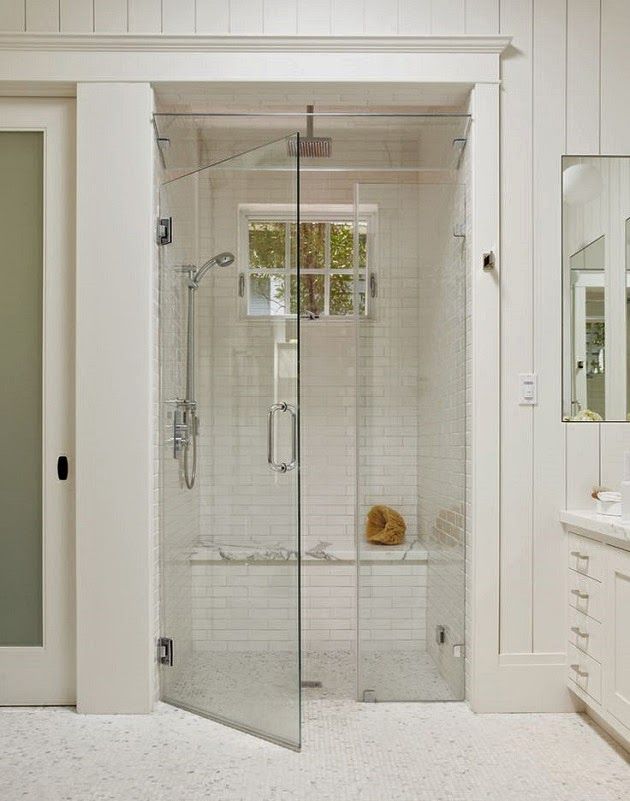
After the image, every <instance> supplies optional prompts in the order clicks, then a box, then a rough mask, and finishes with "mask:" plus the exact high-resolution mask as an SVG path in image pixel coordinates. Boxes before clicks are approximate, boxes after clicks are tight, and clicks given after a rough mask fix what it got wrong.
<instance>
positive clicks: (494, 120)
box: [0, 34, 560, 712]
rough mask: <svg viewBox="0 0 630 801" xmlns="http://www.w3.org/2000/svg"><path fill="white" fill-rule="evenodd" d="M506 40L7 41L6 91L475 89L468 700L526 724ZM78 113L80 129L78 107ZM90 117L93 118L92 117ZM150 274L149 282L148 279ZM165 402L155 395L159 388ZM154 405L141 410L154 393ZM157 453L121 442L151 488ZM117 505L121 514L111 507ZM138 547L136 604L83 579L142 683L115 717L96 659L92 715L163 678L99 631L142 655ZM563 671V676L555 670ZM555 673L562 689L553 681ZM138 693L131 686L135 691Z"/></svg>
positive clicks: (531, 702)
mask: <svg viewBox="0 0 630 801" xmlns="http://www.w3.org/2000/svg"><path fill="white" fill-rule="evenodd" d="M509 42H510V38H509V37H497V36H490V37H483V36H477V37H476V36H452V37H422V36H419V37H397V36H390V37H388V36H384V37H362V36H360V37H352V36H348V37H339V36H330V37H304V36H294V37H269V36H249V37H238V36H223V37H222V36H216V37H214V36H185V37H180V36H165V35H157V36H150V35H149V36H131V35H129V34H123V35H109V34H108V35H91V34H87V35H80V34H76V35H75V34H53V35H50V34H0V90H2V87H3V86H4V87H5V91H11V92H14V93H24V94H26V93H31V94H32V93H34V92H38V93H42V92H49V93H50V92H56V93H59V92H61V91H65V92H68V93H70V94H71V93H73V92H74V88H75V87H76V84H77V83H78V82H83V83H82V85H83V87H91V89H90V93H89V94H90V97H91V100H92V102H93V103H94V108H98V94H99V91H102V92H103V93H104V94H103V97H105V98H108V101H107V102H108V106H107V108H108V114H109V115H110V116H109V117H108V119H113V118H115V117H117V116H120V115H123V116H124V115H127V114H128V113H129V106H128V105H125V101H124V96H125V95H126V93H125V92H123V90H122V87H123V86H125V85H127V86H128V85H129V84H130V83H133V82H135V85H136V86H138V87H139V85H142V86H143V87H146V88H149V87H150V85H151V84H156V83H160V82H174V81H181V82H208V83H210V82H214V81H220V82H235V83H238V82H244V81H248V82H250V81H258V82H261V81H266V82H274V83H275V82H277V83H292V84H295V83H296V82H300V81H307V82H313V83H315V82H322V83H333V82H335V83H336V82H338V83H348V82H349V81H352V82H356V83H375V82H377V83H385V84H388V83H393V82H404V83H406V84H407V85H416V86H417V87H418V91H419V94H421V92H422V87H423V86H424V85H428V84H444V85H448V84H451V85H453V84H455V85H462V84H465V85H466V86H469V87H471V89H472V95H471V97H472V115H473V125H472V147H473V155H472V173H473V186H472V195H473V212H472V247H471V263H472V267H471V269H472V308H473V332H472V365H473V366H472V370H473V376H472V387H471V391H472V394H471V397H472V408H473V412H472V428H473V431H472V441H473V452H472V457H471V458H472V472H473V476H472V480H473V483H472V497H471V500H472V541H471V553H472V578H471V580H470V582H469V594H468V601H469V604H470V606H469V611H470V624H469V626H468V634H467V636H468V638H469V643H468V646H467V651H468V653H469V655H470V653H471V651H472V657H471V670H470V671H469V687H468V692H469V697H470V699H471V702H472V704H473V707H474V708H475V709H476V710H477V711H490V710H493V711H499V710H500V709H504V710H506V711H515V710H513V706H514V700H513V696H514V691H515V688H516V687H517V686H518V687H520V692H519V704H518V706H519V709H521V710H523V709H524V708H525V707H530V708H532V709H535V708H537V706H539V701H538V698H539V696H540V689H541V686H544V685H545V684H546V683H547V681H548V680H547V674H546V672H545V671H543V672H544V676H543V675H542V674H541V673H540V671H536V670H534V671H533V672H532V671H531V670H530V666H529V665H525V666H517V667H513V666H510V665H506V664H503V663H502V662H501V660H500V655H499V547H500V546H499V543H500V537H499V506H500V499H499V491H500V487H499V436H500V422H499V421H500V414H499V411H500V406H499V403H500V393H499V385H500V382H499V347H500V343H499V335H500V334H499V271H500V260H499V254H498V248H499V241H500V239H499V88H500V57H501V53H502V52H503V50H504V49H505V48H506V47H507V46H508V45H509ZM104 82H110V83H104ZM116 87H118V89H117V90H116V91H117V92H118V93H119V97H118V99H116V102H114V98H113V95H112V91H113V90H114V88H116ZM197 89H198V87H197ZM107 93H108V94H107ZM127 94H128V93H127ZM86 96H87V95H86ZM79 101H80V102H79V113H78V117H79V120H80V124H79V128H80V130H81V129H82V123H81V119H82V113H81V102H82V101H81V97H79ZM85 110H86V115H87V111H88V109H87V107H86V109H85ZM146 116H147V120H146V126H147V129H146V130H145V127H144V122H143V124H142V125H140V120H136V121H135V123H134V126H130V129H129V131H128V133H127V135H126V138H125V142H124V145H125V146H124V147H118V148H116V150H115V152H113V153H112V155H113V156H115V164H116V175H128V176H130V178H129V180H130V181H131V180H140V179H136V178H134V176H135V175H138V172H137V163H136V162H137V156H138V154H139V153H144V148H146V143H147V141H148V138H147V130H148V126H149V125H150V120H149V119H148V116H149V115H146ZM142 119H143V120H144V117H143V118H142ZM104 123H106V121H104ZM85 124H86V129H87V128H89V129H90V131H91V136H92V141H91V144H93V143H94V141H95V140H98V142H97V144H98V147H97V150H98V152H99V153H101V152H103V151H104V150H107V149H108V147H109V145H108V138H107V137H108V131H107V125H106V124H104V130H102V131H100V130H95V129H94V127H93V126H90V124H89V120H88V119H87V116H86V118H85ZM129 137H132V139H133V141H130V138H129ZM101 139H102V141H101ZM93 149H94V148H92V150H93ZM134 154H135V155H134ZM101 161H102V160H101ZM95 165H96V166H95ZM96 167H98V168H99V170H100V171H99V172H98V176H99V180H100V179H101V178H102V179H103V180H107V169H106V165H103V164H102V163H101V162H99V161H98V159H97V155H95V154H94V153H93V152H91V150H90V148H85V150H81V149H80V152H79V156H78V174H79V176H81V175H83V173H85V174H86V176H87V177H86V178H85V180H86V181H87V180H88V177H89V175H91V174H92V173H93V171H94V169H95V168H96ZM141 180H142V181H143V182H144V183H143V186H142V187H138V186H136V184H134V185H133V187H131V186H130V187H129V188H130V189H133V193H134V194H135V195H136V196H137V200H138V203H140V204H141V205H142V207H143V208H142V210H141V209H140V208H139V207H138V208H135V211H134V220H135V219H136V217H138V219H140V218H142V219H143V220H146V230H144V231H140V232H138V231H137V229H134V230H133V231H131V230H127V229H128V228H129V226H125V225H120V226H118V229H117V242H116V248H117V249H116V253H117V254H118V255H121V254H122V255H123V256H124V259H127V258H128V257H127V255H125V254H128V253H129V252H131V251H133V252H135V251H136V250H137V248H138V236H140V237H141V238H142V240H143V248H142V258H141V259H137V260H136V262H135V270H133V271H128V272H127V280H128V281H133V287H134V292H135V291H136V290H137V291H138V292H140V291H142V290H143V288H144V287H145V286H149V283H150V282H149V283H147V279H146V276H147V275H149V274H150V270H151V264H150V262H151V255H150V251H151V249H150V246H149V244H148V243H149V241H150V238H152V236H153V231H152V228H153V224H154V220H153V219H152V217H153V214H152V213H151V212H152V206H151V202H152V201H151V198H152V197H153V196H152V194H151V193H152V192H153V186H152V185H151V178H150V170H148V169H144V170H143V174H142V177H141ZM145 184H146V185H145ZM110 195H111V197H110ZM118 203H119V198H117V197H116V196H115V195H114V194H112V193H111V192H110V193H108V196H107V197H106V198H105V199H103V198H101V200H99V203H98V204H96V203H95V204H93V208H88V207H85V208H84V207H83V206H82V207H81V215H80V219H79V222H78V230H77V239H78V241H79V242H82V241H84V242H85V243H86V254H87V253H88V249H87V245H88V244H89V243H90V242H94V235H95V232H96V231H102V224H103V219H106V220H107V219H109V220H118V219H119V218H120V211H119V209H118V208H117V205H116V204H118ZM107 204H110V207H109V208H110V210H111V214H109V213H106V212H107V211H108V209H106V206H107ZM97 211H98V214H97ZM140 212H142V213H140ZM97 216H98V219H97ZM108 247H109V246H108ZM110 249H111V248H110ZM489 251H494V252H495V254H496V262H495V267H494V269H493V270H490V271H484V270H483V269H482V267H481V262H482V255H483V253H486V252H489ZM92 253H93V252H92ZM108 264H109V267H111V259H110V260H109V262H108ZM140 265H142V268H143V269H142V270H140V269H139V266H140ZM90 266H91V265H90V264H88V263H87V262H86V263H85V264H82V260H81V258H79V259H78V271H79V273H81V272H82V271H85V273H86V275H87V274H88V273H89V268H90ZM109 267H108V269H109ZM145 271H146V272H145ZM136 284H137V286H136ZM83 290H85V291H86V292H87V295H86V298H85V299H84V298H83V297H82V294H81V293H82V292H83ZM90 293H91V294H90ZM84 300H86V302H87V305H88V306H89V305H90V304H92V305H94V303H95V296H94V291H93V288H91V287H90V286H89V284H88V283H87V282H86V283H84V284H83V288H82V285H81V284H80V285H79V293H78V296H77V304H78V308H79V310H80V309H81V307H82V304H83V301H84ZM113 313H114V312H113V311H112V314H113ZM143 313H144V311H143ZM140 345H142V363H143V369H144V364H145V357H146V358H149V357H150V355H151V354H150V352H149V351H150V348H151V347H152V340H151V337H150V336H149V335H148V334H147V335H146V337H144V339H143V342H142V343H139V342H136V344H135V345H134V347H135V350H134V354H135V353H136V352H137V349H138V348H139V347H140ZM95 347H98V351H99V352H98V354H95V353H94V348H95ZM116 347H117V341H116V339H115V338H114V339H112V340H109V339H108V338H107V337H106V336H105V334H104V333H103V334H102V336H99V339H98V343H97V345H93V346H92V350H91V351H90V349H89V348H88V347H87V345H86V346H85V347H84V348H83V351H82V352H81V354H80V355H79V359H78V363H77V374H78V375H79V376H80V375H82V374H83V372H85V375H90V369H91V363H92V362H93V360H94V358H95V357H98V358H101V359H104V360H105V362H107V363H110V362H111V363H112V364H114V362H115V358H116V356H117V354H116V353H115V352H114V351H115V348H116ZM110 351H111V352H110ZM145 351H147V352H146V353H145ZM99 388H100V393H101V394H100V397H99V403H100V404H101V405H102V406H103V407H104V408H108V403H109V404H110V405H111V408H116V407H117V405H118V406H120V403H121V402H120V393H121V388H120V386H117V385H116V382H115V381H112V383H111V384H110V385H109V386H108V385H107V384H106V383H103V385H102V386H100V387H99ZM84 389H85V392H86V394H87V396H89V387H87V388H82V387H81V386H80V379H79V383H78V385H77V392H78V393H79V397H80V396H81V393H82V391H83V390H84ZM153 391H154V392H155V388H154V390H153ZM142 407H143V411H144V407H145V403H144V394H143V396H142ZM86 430H87V429H86ZM150 445H151V443H148V442H147V443H145V446H146V447H145V448H144V449H142V448H140V449H139V448H138V443H135V442H133V441H130V440H129V439H126V438H125V437H119V439H118V441H117V448H118V451H117V457H118V460H119V462H120V463H121V464H124V465H125V469H126V471H128V472H129V475H131V476H134V477H135V476H139V475H146V474H148V472H149V471H150V470H151V469H152V461H151V452H150ZM83 446H84V443H82V447H83ZM90 456H91V458H90V470H91V474H90V482H91V484H92V485H94V486H97V485H99V484H100V485H101V486H106V485H107V483H108V481H109V480H110V472H111V471H109V466H108V464H107V462H106V461H105V462H103V461H102V460H101V459H100V458H99V454H98V453H97V452H96V449H95V450H94V451H93V452H90ZM108 471H109V472H108ZM102 497H103V503H102V504H101V505H100V506H99V504H96V507H98V508H96V507H93V506H91V507H90V509H89V510H87V509H86V510H85V512H86V515H84V517H85V519H86V520H87V512H88V511H89V515H90V516H91V519H92V520H94V519H100V517H101V516H102V517H104V518H106V517H107V516H108V515H111V509H110V507H111V498H109V499H107V493H103V496H102ZM105 500H107V504H108V505H105ZM124 502H125V509H126V510H128V511H129V513H130V514H132V516H134V519H135V518H137V519H138V520H140V519H147V514H148V509H149V508H150V505H151V503H152V494H151V490H149V491H147V492H146V493H145V492H144V490H143V491H142V492H141V493H136V494H133V493H130V492H127V493H126V494H125V497H124ZM110 534H111V531H110ZM127 534H128V535H127V536H125V537H122V536H120V537H118V536H117V537H114V538H111V539H110V540H109V541H108V543H107V548H108V550H107V552H106V556H107V560H108V562H107V563H108V565H110V564H111V565H113V566H114V567H115V568H116V570H117V571H119V572H121V575H122V567H120V566H122V565H125V564H127V563H128V562H129V553H130V548H133V549H135V550H134V553H135V552H136V551H137V556H138V562H137V563H138V565H139V570H138V571H130V569H128V570H127V571H126V573H124V576H123V578H124V582H125V587H127V588H128V590H129V592H127V593H126V594H125V593H121V594H120V596H119V597H118V596H117V595H116V594H115V593H114V594H112V592H111V587H110V585H108V583H107V582H106V581H101V580H99V581H94V582H91V581H87V579H86V580H85V581H84V583H83V586H82V588H81V590H80V593H79V616H80V619H81V627H80V629H81V632H85V639H86V640H87V642H88V644H89V642H90V638H92V639H94V637H95V634H96V632H99V634H100V638H99V640H98V644H99V649H100V652H101V653H106V654H116V668H117V671H118V672H119V673H120V675H121V676H123V675H125V674H126V675H128V676H130V677H133V679H134V682H136V683H135V684H134V686H133V687H131V689H129V690H128V692H127V695H126V697H125V699H124V700H123V701H122V702H121V703H116V699H114V697H113V694H112V691H111V670H108V669H106V667H105V666H103V665H101V666H100V667H99V663H98V660H97V659H96V658H93V659H92V660H91V662H90V663H89V664H88V662H89V660H86V661H85V664H84V670H83V679H82V680H81V682H80V684H79V704H80V705H81V695H82V692H83V691H82V686H85V687H86V688H87V686H88V683H89V684H90V688H89V700H90V703H86V704H85V705H84V708H85V710H86V711H99V712H107V711H117V712H123V711H146V710H147V709H148V707H149V706H150V704H149V703H148V701H147V689H148V688H147V685H148V684H150V681H151V678H150V677H151V670H155V666H154V665H153V667H152V666H151V664H150V660H149V659H148V658H147V655H146V654H145V653H144V652H138V651H137V649H136V650H135V651H134V653H133V654H131V653H130V652H129V649H126V648H122V649H121V648H119V639H118V638H117V634H119V632H117V630H116V626H115V625H108V626H106V627H103V625H102V624H103V620H102V615H101V617H100V618H99V615H100V614H101V612H100V610H102V609H104V608H106V609H107V611H108V615H109V616H111V615H113V614H114V610H116V613H117V617H118V618H119V619H120V620H124V621H125V627H126V631H127V633H126V637H127V639H128V640H129V641H130V642H134V637H135V640H137V639H138V638H139V637H140V638H141V639H143V640H144V638H145V637H146V633H147V630H148V621H147V619H146V604H147V603H150V601H151V592H152V578H151V575H150V574H149V573H148V572H147V570H146V564H147V563H148V561H149V559H150V557H151V552H152V548H153V544H152V542H153V541H152V532H150V531H146V530H144V526H135V527H133V529H132V530H131V531H129V532H128V533H127ZM77 537H78V539H79V546H80V547H79V553H81V542H82V541H83V539H84V538H85V543H84V545H83V546H82V547H83V549H84V550H83V553H84V554H85V555H86V556H87V557H89V558H90V559H91V561H92V562H94V565H93V567H94V575H95V576H96V575H97V572H98V571H99V570H100V572H101V573H102V572H103V569H104V568H103V562H102V561H100V562H99V563H98V564H97V561H98V560H97V554H96V552H95V553H94V554H93V555H92V556H90V554H91V551H90V549H89V548H88V547H87V546H88V542H89V543H90V544H94V540H95V537H94V536H93V535H92V534H91V533H90V531H89V530H88V529H87V528H86V529H85V530H83V526H78V530H77ZM97 545H98V548H97V551H98V552H99V553H100V551H99V548H100V549H103V548H104V547H105V545H104V544H103V542H102V538H99V540H98V543H97ZM132 573H133V574H132ZM80 578H81V577H80ZM83 578H84V577H83ZM132 584H133V587H132ZM132 590H133V592H132ZM129 593H131V595H132V600H133V603H131V601H130V597H131V596H130V594H129ZM82 609H83V612H81V610H82ZM90 632H92V633H90ZM134 632H135V633H134ZM79 645H80V648H79V651H80V652H81V649H82V648H84V647H87V646H85V645H81V643H80V644H79ZM149 645H150V644H149ZM470 646H472V647H470ZM154 661H155V660H153V662H154ZM543 667H545V668H546V666H543ZM88 668H89V669H88ZM553 669H554V670H555V669H556V666H555V665H554V666H553ZM553 675H554V677H555V673H554V674H553ZM530 677H531V679H532V680H531V681H530V680H529V679H530ZM551 683H552V686H551V687H550V689H549V690H548V692H547V695H546V698H545V700H544V702H543V706H544V708H546V709H549V708H554V707H558V708H559V704H560V702H559V701H558V700H557V699H558V698H559V694H558V688H557V686H556V683H555V682H554V681H552V682H551ZM127 684H128V686H131V685H129V682H128V683H127Z"/></svg>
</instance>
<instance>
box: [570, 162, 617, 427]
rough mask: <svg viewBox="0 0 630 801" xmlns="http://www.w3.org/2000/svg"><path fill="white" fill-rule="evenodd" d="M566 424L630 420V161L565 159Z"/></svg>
mask: <svg viewBox="0 0 630 801" xmlns="http://www.w3.org/2000/svg"><path fill="white" fill-rule="evenodd" d="M562 302H563V310H562V312H563V314H562V320H563V331H562V338H563V347H562V363H563V370H562V372H563V377H562V385H563V391H562V416H563V419H564V420H566V421H575V422H599V421H602V420H614V421H628V420H630V313H629V310H630V156H628V157H624V156H621V157H617V156H564V157H563V159H562Z"/></svg>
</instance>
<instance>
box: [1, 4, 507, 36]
mask: <svg viewBox="0 0 630 801" xmlns="http://www.w3.org/2000/svg"><path fill="white" fill-rule="evenodd" d="M498 5H499V3H498V0H467V1H466V0H394V1H393V2H390V3H388V4H387V6H386V7H384V6H383V5H382V4H381V3H376V2H374V0H321V1H320V2H310V1H309V0H3V1H2V3H1V4H0V30H10V31H23V30H26V31H63V32H71V33H75V32H92V31H94V32H97V33H112V32H119V33H122V32H127V31H128V32H130V33H160V32H161V33H173V34H182V33H213V34H261V33H264V34H308V35H327V34H383V35H387V34H390V35H391V34H403V35H412V34H435V35H438V34H451V33H492V32H495V33H496V27H497V25H498V19H499V8H498ZM493 28H494V29H495V30H493Z"/></svg>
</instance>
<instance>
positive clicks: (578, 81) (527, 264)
mask: <svg viewBox="0 0 630 801" xmlns="http://www.w3.org/2000/svg"><path fill="white" fill-rule="evenodd" d="M217 9H218V10H217ZM158 17H159V21H158ZM195 19H196V24H197V30H199V31H202V30H204V31H211V30H213V29H214V30H215V31H216V32H221V31H223V32H228V31H229V32H232V33H242V32H245V31H247V32H251V33H260V32H267V33H270V32H277V31H282V32H291V31H293V32H295V31H297V32H298V33H313V34H326V33H349V32H351V33H356V34H364V33H372V32H379V33H386V32H393V33H396V32H399V33H401V34H412V33H429V32H432V33H461V32H468V33H503V34H506V35H513V36H514V41H513V46H512V47H511V48H510V49H509V51H508V52H507V53H506V54H505V57H504V60H503V86H502V112H501V160H502V183H501V190H502V200H501V216H502V242H501V244H502V256H503V259H502V260H503V271H502V307H501V314H502V330H501V343H502V362H501V366H502V416H501V417H502V419H501V427H502V488H501V489H502V510H503V512H502V534H501V573H502V580H501V585H502V587H501V589H502V591H501V598H502V604H501V650H502V651H503V652H504V653H508V654H512V655H522V656H523V659H522V663H524V664H528V663H529V662H528V660H529V661H531V662H532V663H534V664H538V662H539V660H538V657H537V656H536V655H537V654H552V655H553V654H558V653H561V652H563V651H564V640H565V637H564V614H565V613H564V599H563V595H562V593H559V592H558V591H557V576H558V575H559V571H561V569H562V566H563V564H564V546H563V538H562V532H561V528H560V526H559V525H558V522H557V511H558V509H559V508H560V507H562V506H563V505H564V503H565V470H564V466H565V458H567V459H569V460H573V458H574V456H573V455H574V454H581V456H580V458H582V456H583V454H584V452H585V451H589V452H591V454H592V459H591V461H590V462H589V464H590V465H591V467H589V469H588V470H589V473H588V474H589V476H590V475H591V474H594V472H595V470H596V468H597V469H599V462H600V458H599V442H597V443H595V442H594V439H595V438H596V439H597V440H599V438H600V436H601V439H602V442H604V443H607V442H608V438H609V437H608V433H606V432H608V430H609V429H610V430H611V431H617V428H618V427H616V426H612V427H611V426H609V425H607V424H604V425H602V426H599V427H597V428H598V430H597V434H596V435H595V433H594V432H593V429H589V433H586V427H584V426H582V427H580V428H579V429H578V428H577V427H576V426H569V427H566V428H565V427H564V426H563V425H562V424H561V423H560V392H561V382H560V369H561V368H560V322H559V315H558V310H559V309H560V303H561V298H560V291H561V290H560V268H559V259H560V171H559V164H560V155H561V154H562V153H563V152H571V153H584V154H586V153H598V152H601V153H624V152H627V150H628V148H629V139H628V130H630V111H628V103H627V102H625V101H624V98H626V97H627V91H628V90H627V87H628V86H629V85H630V59H629V58H628V55H627V31H628V29H629V27H630V4H628V3H627V0H468V1H467V2H464V0H450V2H442V1H441V0H440V2H437V0H434V2H433V3H429V2H414V0H400V2H399V3H390V4H388V5H387V6H386V7H382V6H380V5H377V4H375V3H372V2H357V1H356V0H355V2H352V3H351V2H349V0H345V2H343V3H342V2H336V0H335V1H334V2H333V0H331V2H330V3H324V4H321V3H318V4H314V3H307V2H302V1H301V0H296V2H295V3H289V2H287V3H270V2H267V3H263V2H262V0H232V2H230V3H229V6H228V3H227V0H226V2H225V3H223V4H221V3H218V4H216V3H213V4H210V3H205V2H204V3H202V2H201V0H197V3H196V7H195V4H194V2H193V0H186V2H176V0H164V1H163V2H162V4H161V5H160V3H159V2H157V0H156V2H155V3H151V2H143V3H134V2H130V3H129V7H127V3H125V2H124V0H120V2H114V0H96V2H95V3H94V4H93V3H92V2H85V3H84V2H80V0H62V2H61V3H58V2H57V0H53V1H52V2H37V3H35V2H31V0H26V2H24V0H3V2H2V3H1V4H0V28H2V29H5V30H24V29H26V30H38V29H48V30H57V29H58V28H59V26H60V25H61V29H62V30H77V31H78V30H87V31H91V30H97V31H99V32H100V31H108V30H118V31H125V30H156V31H159V30H163V31H164V32H171V31H178V32H181V31H187V32H193V31H194V30H195ZM60 20H61V23H60ZM530 370H535V371H536V372H537V373H538V377H539V403H538V405H537V406H535V407H533V408H532V407H519V406H518V405H517V402H516V377H517V374H518V373H519V372H525V371H530ZM574 437H579V438H587V439H588V441H585V442H582V441H581V439H580V440H579V441H578V440H575V441H574ZM565 438H567V442H568V448H567V450H566V453H565ZM589 449H590V450H589ZM601 461H602V463H606V462H607V452H606V450H605V449H604V450H602V459H601ZM569 478H570V484H569V489H570V490H571V492H573V491H574V490H575V487H576V486H577V484H579V482H580V481H582V482H584V481H587V479H586V478H585V477H584V476H582V477H581V478H580V477H574V476H573V474H572V473H571V474H570V475H569ZM532 654H533V655H534V656H531V658H530V657H529V656H528V655H532Z"/></svg>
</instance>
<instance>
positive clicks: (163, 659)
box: [158, 637, 173, 667]
mask: <svg viewBox="0 0 630 801" xmlns="http://www.w3.org/2000/svg"><path fill="white" fill-rule="evenodd" d="M158 662H159V663H160V665H167V666H168V667H173V640H172V639H171V638H170V637H160V639H159V640H158Z"/></svg>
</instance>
